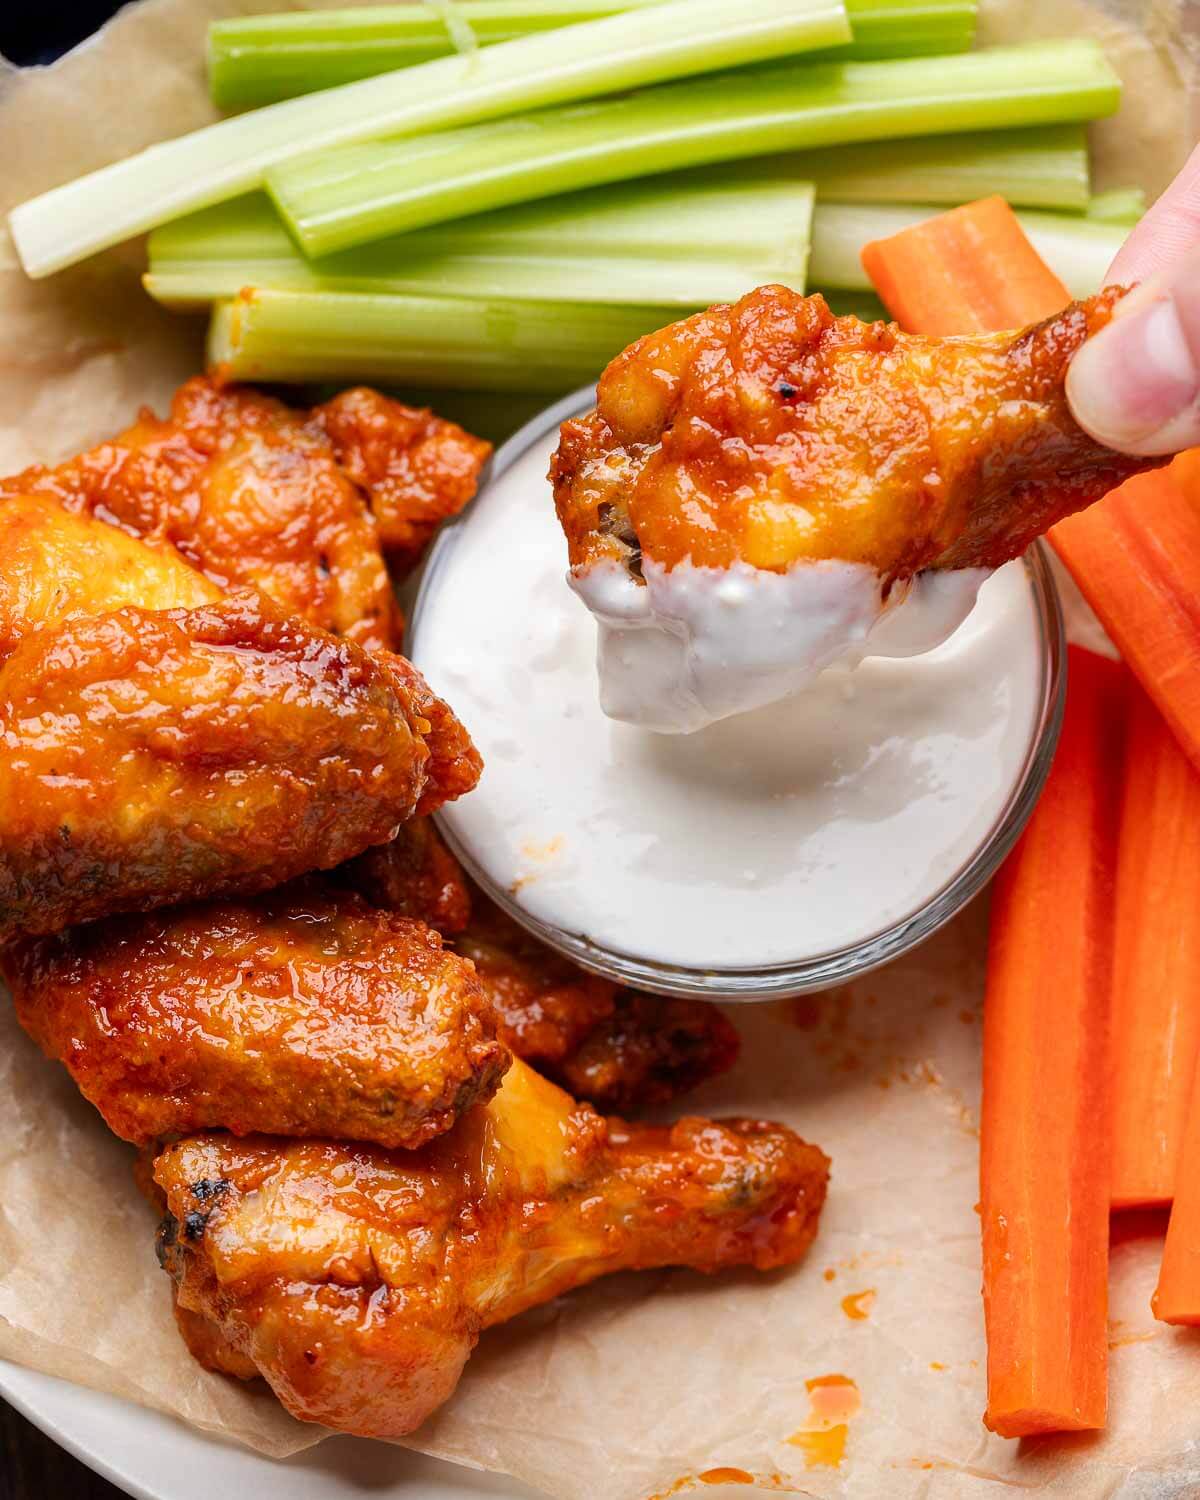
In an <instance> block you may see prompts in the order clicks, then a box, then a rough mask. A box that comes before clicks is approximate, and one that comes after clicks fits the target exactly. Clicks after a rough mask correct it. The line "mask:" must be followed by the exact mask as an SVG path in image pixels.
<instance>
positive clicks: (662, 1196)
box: [154, 1064, 828, 1438]
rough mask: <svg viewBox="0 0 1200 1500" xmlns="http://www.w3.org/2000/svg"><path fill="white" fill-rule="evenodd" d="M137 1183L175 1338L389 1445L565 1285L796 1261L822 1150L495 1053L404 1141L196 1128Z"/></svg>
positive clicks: (343, 1427) (817, 1203) (821, 1172)
mask: <svg viewBox="0 0 1200 1500" xmlns="http://www.w3.org/2000/svg"><path fill="white" fill-rule="evenodd" d="M154 1176H155V1180H156V1181H157V1183H158V1185H159V1187H160V1188H161V1189H162V1190H163V1192H164V1193H165V1195H166V1199H167V1204H168V1214H167V1217H166V1218H165V1219H164V1221H163V1224H162V1227H161V1229H160V1231H159V1241H158V1245H159V1255H160V1259H161V1260H162V1263H163V1265H164V1267H165V1268H166V1269H167V1270H168V1271H169V1272H170V1273H171V1275H172V1276H173V1277H174V1279H175V1283H176V1295H177V1300H178V1304H179V1306H180V1307H181V1308H182V1309H183V1310H184V1317H185V1326H184V1332H185V1336H187V1337H188V1338H189V1342H190V1344H191V1347H192V1350H193V1352H194V1353H195V1354H196V1355H197V1356H198V1357H199V1358H201V1359H203V1360H204V1361H205V1362H206V1363H208V1364H209V1365H210V1366H212V1365H215V1366H216V1367H217V1368H220V1369H224V1370H226V1371H232V1372H233V1373H238V1374H240V1373H244V1369H245V1367H246V1366H247V1364H252V1365H253V1366H254V1367H256V1368H257V1369H258V1371H259V1372H261V1374H263V1375H264V1376H265V1377H266V1379H267V1380H268V1381H269V1382H270V1384H271V1386H272V1388H273V1389H274V1391H275V1393H276V1395H277V1396H278V1397H279V1399H280V1400H281V1401H282V1402H283V1404H284V1406H285V1407H286V1408H287V1409H288V1410H289V1411H290V1412H291V1413H292V1414H293V1415H294V1416H296V1417H299V1418H301V1419H302V1420H305V1421H316V1422H323V1423H325V1424H327V1425H328V1426H330V1427H333V1428H336V1429H337V1430H339V1431H342V1432H351V1433H357V1434H360V1435H362V1436H368V1437H382V1438H394V1437H401V1436H403V1435H404V1434H405V1433H408V1432H411V1431H412V1430H413V1429H414V1428H415V1427H417V1426H418V1425H419V1424H420V1423H421V1422H422V1421H423V1420H424V1419H425V1418H426V1417H427V1416H428V1415H429V1414H430V1412H432V1411H433V1410H434V1409H435V1408H436V1407H437V1406H439V1405H440V1404H441V1403H442V1402H443V1401H445V1400H446V1399H447V1397H448V1396H449V1395H450V1394H451V1393H452V1391H453V1390H454V1387H455V1386H456V1384H457V1383H458V1379H459V1376H460V1374H461V1372H462V1368H463V1365H464V1364H465V1362H466V1360H467V1357H468V1356H469V1354H470V1352H471V1350H472V1348H473V1347H474V1345H475V1342H476V1340H477V1338H478V1336H479V1333H480V1331H481V1330H482V1329H485V1328H488V1327H491V1326H494V1325H495V1324H497V1323H501V1322H504V1321H506V1320H507V1319H509V1318H512V1317H515V1316H516V1315H517V1314H518V1313H520V1312H523V1311H524V1310H526V1309H527V1308H530V1307H533V1306H536V1305H537V1304H539V1303H542V1302H546V1301H548V1300H550V1299H551V1298H553V1297H556V1296H558V1295H560V1294H561V1293H563V1292H566V1291H569V1290H570V1289H571V1288H573V1287H577V1286H582V1285H584V1284H585V1283H587V1282H589V1281H592V1280H594V1279H595V1278H596V1277H598V1276H601V1275H605V1274H607V1273H609V1272H613V1271H620V1270H636V1269H644V1268H650V1267H659V1266H669V1265H681V1266H690V1267H692V1268H694V1269H696V1270H699V1271H706V1272H713V1271H718V1270H722V1269H725V1268H728V1267H733V1266H753V1267H755V1268H757V1269H759V1270H769V1269H772V1268H775V1267H778V1266H784V1265H789V1264H791V1263H792V1262H794V1261H796V1260H798V1259H799V1258H800V1256H802V1255H803V1254H804V1252H805V1250H806V1249H807V1248H808V1246H809V1244H810V1243H811V1241H812V1239H813V1236H814V1235H815V1233H816V1228H817V1220H818V1217H819V1214H820V1210H821V1206H822V1203H823V1201H824V1197H825V1188H826V1181H827V1176H828V1162H827V1160H826V1158H825V1156H824V1155H823V1154H822V1153H821V1152H820V1151H819V1150H818V1149H817V1148H816V1147H814V1146H809V1145H807V1144H806V1143H805V1142H803V1141H801V1140H800V1139H799V1138H798V1137H797V1136H796V1135H794V1134H793V1133H792V1132H791V1131H790V1130H787V1129H786V1128H785V1127H783V1126H780V1125H771V1124H767V1123H766V1122H763V1121H756V1120H728V1121H724V1122H714V1121H709V1120H701V1119H684V1120H681V1121H679V1122H678V1123H677V1124H675V1125H672V1126H631V1125H627V1124H625V1123H624V1122H622V1121H620V1120H616V1119H612V1120H604V1119H602V1118H601V1117H600V1116H598V1115H596V1114H594V1113H593V1112H592V1111H591V1110H590V1109H588V1108H587V1107H586V1106H583V1105H576V1104H575V1103H574V1102H573V1101H572V1100H571V1099H570V1098H568V1097H567V1095H565V1094H563V1093H562V1092H561V1091H560V1090H559V1089H557V1088H555V1087H554V1085H552V1084H550V1083H547V1082H545V1081H543V1080H541V1079H539V1078H538V1077H537V1076H536V1075H535V1074H533V1073H531V1072H530V1071H529V1070H528V1069H526V1068H523V1067H522V1066H521V1065H520V1064H514V1066H513V1068H512V1070H511V1071H510V1073H509V1074H508V1076H507V1077H506V1079H505V1081H504V1083H503V1085H502V1086H501V1088H500V1089H499V1091H498V1092H497V1094H496V1095H495V1097H494V1098H493V1099H492V1100H491V1102H490V1103H488V1104H487V1105H484V1106H481V1107H479V1108H477V1109H475V1110H472V1111H471V1112H470V1113H469V1114H468V1115H467V1116H465V1117H464V1118H463V1119H462V1120H461V1121H460V1122H459V1124H458V1125H457V1126H456V1127H455V1128H454V1129H453V1130H452V1131H450V1132H449V1133H448V1134H446V1135H444V1136H441V1137H439V1138H438V1140H436V1141H435V1142H433V1143H432V1144H431V1145H429V1146H427V1147H425V1148H424V1150H423V1151H421V1152H418V1153H392V1154H389V1153H387V1152H383V1151H380V1150H378V1149H371V1148H357V1149H356V1148H353V1147H349V1146H345V1145H339V1144H334V1143H329V1142H293V1143H281V1142H278V1141H272V1140H269V1139H264V1138H254V1137H252V1138H249V1139H247V1140H244V1141H237V1140H235V1139H234V1138H232V1137H229V1136H200V1137H197V1138H193V1139H190V1140H185V1141H181V1142H180V1143H179V1144H177V1145H174V1146H170V1147H168V1148H167V1149H166V1150H165V1151H164V1152H163V1154H162V1155H161V1156H160V1157H159V1158H158V1161H157V1162H156V1164H155V1168H154ZM198 1319H202V1320H204V1321H203V1323H199V1322H198V1321H197V1320H198ZM205 1325H207V1327H206V1326H205Z"/></svg>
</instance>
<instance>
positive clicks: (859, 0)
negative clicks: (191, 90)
mask: <svg viewBox="0 0 1200 1500" xmlns="http://www.w3.org/2000/svg"><path fill="white" fill-rule="evenodd" d="M658 3H660V0H439V3H431V4H407V5H373V6H367V7H354V8H352V9H347V10H333V11H328V10H318V11H287V12H284V13H283V14H281V15H265V16H233V17H230V18H228V19H225V20H219V21H213V22H212V23H211V24H210V26H209V29H208V76H209V87H210V90H211V93H212V97H213V100H214V102H215V103H216V104H218V105H220V106H221V107H222V108H224V109H245V108H247V107H249V106H251V105H260V104H271V103H274V102H275V101H276V100H279V99H288V98H291V97H293V96H294V95H297V94H308V93H312V92H313V91H315V90H317V89H324V88H332V87H334V86H336V85H338V84H343V83H350V82H353V81H354V80H355V79H359V78H371V77H374V76H375V74H377V73H385V72H388V71H389V70H391V69H393V68H404V67H411V66H412V65H413V64H414V63H421V62H428V61H429V60H430V59H431V58H435V57H444V56H447V55H449V54H450V53H452V52H455V51H465V50H470V49H472V48H474V47H487V46H494V45H495V44H496V43H497V42H506V41H511V40H513V39H514V38H515V37H519V36H525V35H527V34H528V33H530V32H535V31H549V30H552V29H554V28H555V27H559V26H568V25H572V24H574V23H576V22H579V21H585V20H594V19H596V18H598V17H600V16H605V15H613V14H616V13H617V12H619V11H623V10H630V9H633V8H634V7H635V6H637V5H646V4H658ZM846 9H847V12H848V13H849V17H850V24H851V26H852V28H853V32H854V36H853V40H852V41H850V42H848V43H846V44H845V45H843V46H842V47H840V48H838V49H837V55H838V56H844V57H847V58H850V57H858V58H870V57H911V56H918V55H926V54H932V53H936V52H962V51H965V50H966V49H967V48H968V47H969V46H970V45H971V41H972V38H973V36H974V32H975V10H976V7H975V0H847V3H846Z"/></svg>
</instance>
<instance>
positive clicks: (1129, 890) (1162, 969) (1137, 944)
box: [1112, 684, 1200, 1248]
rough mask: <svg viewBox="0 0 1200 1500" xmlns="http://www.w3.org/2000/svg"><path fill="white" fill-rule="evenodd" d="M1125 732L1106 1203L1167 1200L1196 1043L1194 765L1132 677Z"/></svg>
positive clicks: (1199, 844)
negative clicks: (1108, 1198)
mask: <svg viewBox="0 0 1200 1500" xmlns="http://www.w3.org/2000/svg"><path fill="white" fill-rule="evenodd" d="M1128 732H1129V740H1128V746H1127V751H1126V758H1125V776H1124V788H1123V792H1122V798H1121V826H1120V858H1119V861H1118V864H1117V884H1116V912H1115V918H1114V924H1113V926H1114V956H1113V1005H1112V1059H1113V1085H1112V1097H1113V1154H1112V1205H1113V1207H1114V1208H1136V1207H1140V1206H1149V1205H1154V1204H1163V1203H1169V1202H1170V1201H1171V1198H1172V1196H1173V1195H1174V1192H1175V1184H1176V1172H1177V1168H1178V1164H1179V1161H1180V1142H1181V1139H1182V1135H1183V1129H1184V1121H1185V1116H1186V1112H1187V1106H1188V1096H1189V1094H1190V1092H1191V1084H1192V1074H1193V1071H1194V1068H1195V1062H1196V1049H1197V1045H1198V1043H1200V837H1198V836H1197V830H1200V773H1198V772H1197V771H1196V770H1195V768H1194V767H1193V766H1192V764H1191V762H1190V761H1189V760H1188V758H1187V756H1186V755H1185V754H1184V753H1183V751H1182V750H1181V749H1180V746H1179V742H1178V741H1177V740H1176V738H1175V736H1174V735H1173V734H1172V733H1171V731H1170V729H1169V728H1168V727H1167V725H1166V724H1165V723H1164V721H1163V718H1162V715H1161V714H1160V713H1159V712H1158V710H1157V709H1156V708H1155V707H1154V705H1153V703H1151V701H1150V699H1149V698H1148V697H1147V696H1146V694H1145V693H1143V692H1142V691H1141V690H1140V689H1139V688H1138V687H1137V686H1136V684H1131V688H1130V719H1129V731H1128ZM1196 1243H1197V1246H1198V1248H1200V1240H1197V1242H1196Z"/></svg>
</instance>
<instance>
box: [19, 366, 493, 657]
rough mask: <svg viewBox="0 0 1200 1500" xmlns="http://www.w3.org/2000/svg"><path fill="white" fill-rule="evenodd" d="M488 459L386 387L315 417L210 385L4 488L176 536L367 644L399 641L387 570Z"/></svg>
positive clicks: (411, 551)
mask: <svg viewBox="0 0 1200 1500" xmlns="http://www.w3.org/2000/svg"><path fill="white" fill-rule="evenodd" d="M490 452H491V447H490V445H489V444H487V443H485V442H482V441H481V440H479V439H477V438H473V437H471V436H470V434H469V433H466V432H464V431H463V430H462V428H460V427H457V426H455V424H454V423H453V422H445V421H443V420H442V419H441V418H440V417H436V416H434V415H433V413H432V412H428V411H417V410H414V409H412V408H410V407H406V406H402V405H400V403H399V402H396V401H390V400H388V399H387V398H386V397H384V396H381V395H379V394H378V393H377V392H375V391H369V390H354V391H347V392H345V393H344V394H343V395H341V396H338V397H336V398H335V399H334V400H333V401H331V402H329V403H327V404H326V405H325V406H319V407H317V408H316V409H315V410H313V411H311V412H304V411H293V410H292V409H291V408H289V407H287V406H284V405H283V403H282V402H279V401H276V400H273V399H272V398H271V397H269V396H265V395H263V394H262V393H261V392H259V391H255V390H252V389H250V388H249V387H246V386H231V385H230V386H227V385H221V384H220V383H219V382H217V381H215V380H214V379H212V378H211V377H208V376H197V377H196V378H195V379H193V380H189V381H188V382H187V383H186V384H185V385H183V386H181V387H180V389H179V390H178V391H177V392H176V393H175V397H174V400H173V401H172V403H171V411H170V415H169V416H168V417H167V418H165V419H160V418H158V417H156V416H155V415H154V414H153V413H152V412H150V411H148V410H144V411H143V412H142V413H141V415H140V416H139V417H138V420H137V421H136V422H135V423H134V424H133V426H132V427H130V428H129V429H128V431H126V432H124V433H122V434H121V435H120V436H119V437H116V438H114V439H113V440H112V441H111V442H107V443H102V444H101V445H100V446H99V447H97V448H93V449H92V450H90V451H89V452H87V453H83V454H80V455H79V456H78V457H76V458H72V459H70V460H69V461H68V462H66V463H63V464H60V465H59V466H58V467H56V468H52V469H48V468H44V467H40V466H39V467H36V468H33V469H28V470H26V471H25V472H24V473H23V474H18V475H15V476H14V477H13V478H11V479H7V480H4V481H0V497H3V496H4V495H6V494H41V495H47V496H49V497H50V498H52V499H55V500H57V501H58V502H59V503H60V504H61V505H63V506H64V507H65V508H66V509H67V510H70V511H73V512H76V513H79V514H83V515H95V516H97V517H99V518H100V519H101V520H105V521H109V522H112V523H113V524H114V525H117V526H120V527H123V528H124V529H125V530H127V531H129V532H131V533H132V534H134V535H135V536H139V537H142V538H143V539H145V540H150V541H165V542H168V543H170V544H171V545H172V546H174V547H175V548H177V549H178V551H179V552H180V553H181V554H182V556H183V557H184V558H185V559H186V560H187V561H188V562H190V563H191V564H192V565H193V566H194V567H195V568H197V569H198V570H199V571H200V572H202V573H204V574H206V575H207V576H208V577H209V578H211V579H212V580H213V581H214V582H216V583H217V584H218V585H220V586H221V587H223V588H229V587H234V586H237V585H240V584H241V585H244V584H249V585H253V586H254V587H255V588H259V589H261V590H262V591H263V593H265V594H267V595H268V596H269V597H271V598H272V599H274V600H275V601H276V603H277V604H279V605H280V606H281V607H282V608H283V609H286V610H288V611H289V612H291V613H294V614H299V615H302V616H303V617H304V618H305V619H307V620H310V621H311V622H312V623H313V624H314V625H319V626H320V627H321V628H322V629H323V630H328V631H330V632H332V633H333V634H335V635H345V636H347V637H349V638H350V639H351V640H354V641H357V642H358V643H359V644H360V645H364V646H368V647H379V646H385V647H391V648H395V647H396V646H397V645H398V644H399V634H400V616H399V612H398V610H397V608H396V601H395V598H394V596H393V593H392V587H391V581H390V579H389V577H388V573H387V569H386V568H385V566H384V559H383V550H382V549H383V548H386V549H387V551H388V553H389V557H390V559H391V561H392V563H393V565H394V566H397V565H398V566H399V567H401V568H402V569H407V568H408V567H409V566H411V564H412V563H413V562H415V561H416V559H417V558H418V556H419V555H420V552H421V550H422V549H423V547H424V545H425V543H426V542H427V541H428V539H429V537H430V535H431V534H432V532H433V530H434V528H435V527H436V526H437V524H438V523H439V522H440V521H441V520H443V519H444V518H445V517H447V516H450V515H453V514H455V513H456V512H457V511H458V510H460V509H461V508H462V507H463V506H464V505H465V504H466V503H467V501H468V500H469V499H470V498H471V497H472V495H473V494H474V493H475V485H476V481H477V479H478V476H479V471H480V469H481V468H482V466H483V464H484V462H485V461H486V459H487V456H488V454H489V453H490Z"/></svg>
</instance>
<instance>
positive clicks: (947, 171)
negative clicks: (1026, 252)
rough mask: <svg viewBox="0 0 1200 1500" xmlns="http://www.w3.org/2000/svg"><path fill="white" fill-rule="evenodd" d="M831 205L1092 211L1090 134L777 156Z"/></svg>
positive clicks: (1037, 132) (1012, 134) (1063, 132)
mask: <svg viewBox="0 0 1200 1500" xmlns="http://www.w3.org/2000/svg"><path fill="white" fill-rule="evenodd" d="M770 166H771V168H772V169H773V170H779V171H789V170H790V171H791V172H793V173H794V174H795V175H796V176H798V177H804V178H807V179H808V180H809V181H810V182H812V183H814V184H815V185H816V189H817V196H818V197H819V198H820V199H821V201H822V202H829V203H943V204H958V203H970V202H971V201H972V200H974V199H975V198H986V197H988V196H989V195H990V194H992V193H999V194H1000V196H1001V197H1002V198H1007V199H1008V201H1009V202H1010V203H1013V204H1022V205H1025V206H1027V207H1029V208H1051V209H1080V210H1083V209H1086V208H1087V207H1088V204H1089V202H1090V199H1089V196H1088V193H1089V173H1088V148H1087V131H1086V128H1085V127H1084V126H1083V125H1082V124H1079V123H1076V124H1067V125H1052V126H1049V127H1047V126H1038V127H1036V128H1034V129H1027V130H992V131H976V132H973V133H972V134H969V135H955V136H927V137H924V138H918V139H916V140H888V141H872V142H870V143H869V144H867V145H855V146H839V147H835V148H834V149H832V150H828V151H810V152H802V153H799V154H796V155H792V156H783V157H778V158H774V159H773V160H772V161H771V163H770Z"/></svg>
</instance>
